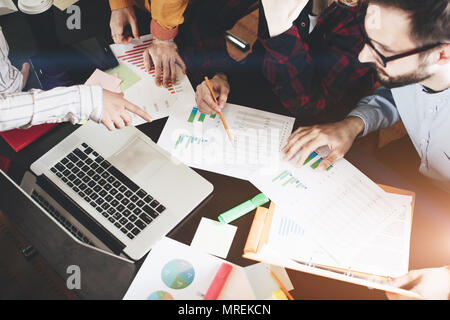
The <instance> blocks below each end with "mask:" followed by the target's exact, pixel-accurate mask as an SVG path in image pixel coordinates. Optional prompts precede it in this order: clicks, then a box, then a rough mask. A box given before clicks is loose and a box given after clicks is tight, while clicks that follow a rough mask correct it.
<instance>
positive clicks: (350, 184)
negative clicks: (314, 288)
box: [249, 150, 399, 264]
mask: <svg viewBox="0 0 450 320" xmlns="http://www.w3.org/2000/svg"><path fill="white" fill-rule="evenodd" d="M316 153H317V155H311V156H310V157H309V158H310V159H309V161H308V163H307V164H306V165H303V166H300V167H297V162H296V161H298V158H295V159H293V160H292V161H291V162H288V163H286V162H284V163H281V164H280V170H279V173H278V174H277V175H272V176H270V175H267V176H264V175H261V174H258V175H257V174H253V175H251V176H250V179H249V180H250V182H251V183H252V184H253V185H255V186H256V187H257V188H258V189H259V190H261V191H262V192H263V193H264V194H265V195H267V196H268V197H269V198H270V199H271V200H272V201H274V202H275V203H276V204H279V205H280V206H282V207H283V209H287V210H288V211H289V212H297V213H298V214H297V215H296V219H297V223H298V224H300V225H301V226H302V227H303V228H304V229H305V230H307V231H308V232H309V233H310V234H313V235H314V238H315V240H316V241H317V243H319V244H320V245H321V246H322V247H324V248H327V251H328V252H333V253H334V255H335V256H337V257H338V258H339V259H338V260H339V261H340V262H342V263H344V264H345V261H348V259H350V258H351V257H352V255H354V254H356V253H357V251H358V250H359V249H360V248H359V243H363V242H364V241H366V240H368V239H369V238H370V237H372V236H374V235H375V234H376V233H377V232H378V230H380V229H381V228H383V227H384V226H386V225H387V224H389V223H390V222H391V221H392V220H393V219H396V216H397V215H398V214H399V209H398V206H396V205H395V204H393V203H391V200H390V199H389V198H388V197H387V196H386V192H384V191H383V190H382V189H381V188H380V187H379V186H378V185H376V184H375V183H374V182H373V181H371V180H370V179H369V178H367V177H366V176H365V175H364V174H363V173H361V172H360V171H359V170H358V169H356V168H355V167H354V166H353V165H352V164H350V163H349V162H348V161H346V160H345V159H341V160H339V161H337V162H336V163H335V164H334V165H333V167H332V168H331V169H330V170H328V171H319V170H317V169H315V168H317V166H316V165H314V166H313V165H310V163H311V164H314V163H317V162H318V161H319V159H321V158H323V157H325V156H326V154H327V153H326V152H324V151H322V150H318V151H317V152H316ZM316 159H317V160H316ZM319 163H320V162H319ZM299 184H302V185H304V186H306V188H302V187H297V186H298V185H299ZM356 240H358V241H356ZM355 241H356V242H355Z"/></svg>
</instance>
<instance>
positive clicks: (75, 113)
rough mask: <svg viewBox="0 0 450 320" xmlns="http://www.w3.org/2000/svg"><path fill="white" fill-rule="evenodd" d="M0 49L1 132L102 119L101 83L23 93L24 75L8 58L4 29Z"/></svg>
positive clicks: (0, 39) (1, 34) (0, 36)
mask: <svg viewBox="0 0 450 320" xmlns="http://www.w3.org/2000/svg"><path fill="white" fill-rule="evenodd" d="M0 52H1V53H0V56H1V57H0V131H6V130H10V129H14V128H27V127H30V126H33V125H36V124H41V123H54V122H63V121H71V122H72V123H74V124H75V123H78V122H80V121H83V120H87V119H91V120H93V121H96V122H100V121H101V118H102V112H103V90H102V88H101V87H100V86H90V85H89V86H87V85H79V86H72V87H60V88H55V89H52V90H48V91H42V90H31V91H29V92H20V91H21V90H22V87H23V77H22V74H21V72H20V71H19V70H17V69H16V68H15V67H14V66H12V65H11V62H10V61H9V59H8V53H9V48H8V44H7V42H6V40H5V37H4V35H3V32H2V30H1V28H0Z"/></svg>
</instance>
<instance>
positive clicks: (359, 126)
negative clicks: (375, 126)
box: [344, 117, 365, 138]
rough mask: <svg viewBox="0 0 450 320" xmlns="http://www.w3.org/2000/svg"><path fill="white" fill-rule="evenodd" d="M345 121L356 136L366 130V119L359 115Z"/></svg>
mask: <svg viewBox="0 0 450 320" xmlns="http://www.w3.org/2000/svg"><path fill="white" fill-rule="evenodd" d="M344 122H345V123H346V126H347V127H348V128H349V129H350V131H351V132H352V135H353V136H354V137H355V138H356V137H358V136H359V135H360V134H361V133H362V132H363V131H364V127H365V124H364V121H363V120H362V119H361V118H359V117H348V118H346V119H345V120H344Z"/></svg>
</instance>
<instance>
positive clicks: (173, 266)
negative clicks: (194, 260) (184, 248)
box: [161, 259, 195, 290]
mask: <svg viewBox="0 0 450 320" xmlns="http://www.w3.org/2000/svg"><path fill="white" fill-rule="evenodd" d="M194 277H195V271H194V267H193V266H192V264H190V263H189V262H187V261H186V260H182V259H174V260H171V261H169V262H168V263H167V264H166V265H165V266H164V267H163V269H162V271H161V279H162V281H163V282H164V283H165V284H166V285H167V286H168V287H169V288H172V289H176V290H179V289H184V288H186V287H188V286H189V285H190V284H191V283H192V281H194Z"/></svg>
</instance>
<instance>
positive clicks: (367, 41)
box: [360, 26, 443, 68]
mask: <svg viewBox="0 0 450 320" xmlns="http://www.w3.org/2000/svg"><path fill="white" fill-rule="evenodd" d="M360 29H361V34H362V36H363V40H364V43H365V44H367V45H369V47H370V48H372V50H373V51H375V53H376V54H377V55H378V57H379V58H380V60H381V61H380V62H382V64H383V67H384V68H386V66H387V63H388V62H390V61H394V60H398V59H401V58H405V57H409V56H412V55H414V54H417V53H421V52H424V51H427V50H430V49H433V48H436V47H437V46H440V45H441V44H443V43H442V42H438V43H434V44H428V45H426V46H423V47H420V48H417V49H413V50H409V51H407V52H404V53H400V54H396V55H394V56H391V57H386V56H384V55H383V54H381V52H380V51H378V50H377V49H376V48H375V46H374V45H373V44H372V41H371V40H370V39H369V36H368V35H367V33H366V31H365V30H364V28H363V27H362V26H360Z"/></svg>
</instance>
